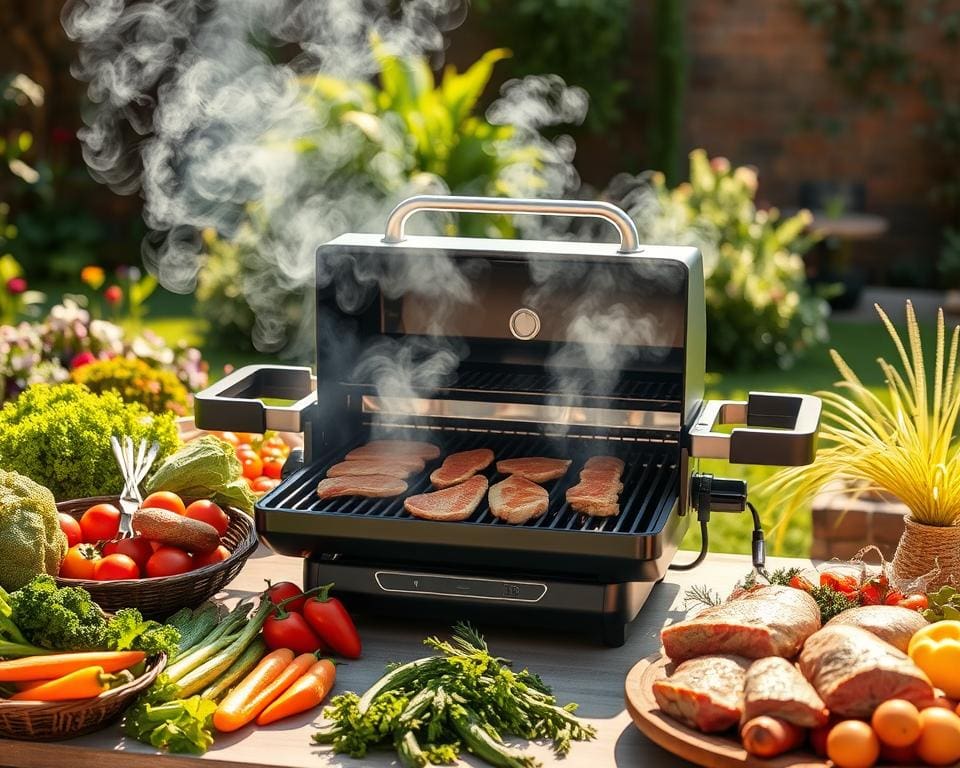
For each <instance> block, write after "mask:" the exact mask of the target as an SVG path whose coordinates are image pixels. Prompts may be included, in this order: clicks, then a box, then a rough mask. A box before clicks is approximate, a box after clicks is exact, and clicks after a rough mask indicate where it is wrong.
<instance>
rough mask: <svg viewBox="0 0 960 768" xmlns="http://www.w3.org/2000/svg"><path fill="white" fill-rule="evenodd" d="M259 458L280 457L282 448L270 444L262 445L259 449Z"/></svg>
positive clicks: (281, 456)
mask: <svg viewBox="0 0 960 768" xmlns="http://www.w3.org/2000/svg"><path fill="white" fill-rule="evenodd" d="M260 458H261V459H282V458H283V449H282V448H277V447H275V446H271V445H264V446H263V447H262V448H261V449H260Z"/></svg>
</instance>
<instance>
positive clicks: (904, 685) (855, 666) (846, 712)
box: [797, 590, 934, 717]
mask: <svg viewBox="0 0 960 768" xmlns="http://www.w3.org/2000/svg"><path fill="white" fill-rule="evenodd" d="M797 591H798V592H799V590H797ZM800 671H801V672H803V674H804V677H806V678H807V680H809V681H810V682H811V683H813V687H814V688H816V689H817V693H819V694H820V697H821V698H822V699H823V701H824V703H825V704H826V705H827V706H828V707H829V708H830V711H831V712H832V713H834V714H837V715H840V716H841V717H870V715H871V714H873V710H874V709H876V708H877V706H878V705H879V704H880V703H881V702H883V701H886V700H887V699H906V700H907V701H912V702H913V703H914V704H916V705H917V706H918V707H919V708H921V709H922V708H923V707H924V706H925V705H928V704H930V703H932V701H933V699H934V695H933V686H932V685H931V684H930V680H929V679H928V678H927V676H926V675H925V674H924V673H923V672H922V671H921V669H920V668H919V667H918V666H917V665H916V664H914V663H913V662H912V661H911V660H910V658H909V657H908V656H907V655H906V654H905V653H903V651H899V650H897V649H896V648H894V647H893V646H892V645H890V643H886V642H884V641H883V640H881V639H880V638H879V637H877V636H876V635H873V634H871V633H870V632H868V631H867V630H865V629H861V628H860V627H851V626H846V625H843V624H834V625H833V626H829V627H824V628H823V629H821V630H820V631H819V632H816V633H815V634H813V635H812V636H811V637H810V638H809V639H808V640H807V642H806V643H805V644H804V646H803V652H802V653H801V654H800Z"/></svg>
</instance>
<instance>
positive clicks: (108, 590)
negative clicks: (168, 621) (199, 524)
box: [57, 496, 257, 618]
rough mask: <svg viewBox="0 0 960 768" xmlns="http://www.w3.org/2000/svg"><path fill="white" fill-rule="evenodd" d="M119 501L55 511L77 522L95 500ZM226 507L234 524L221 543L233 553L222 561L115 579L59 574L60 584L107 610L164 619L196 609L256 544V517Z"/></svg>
mask: <svg viewBox="0 0 960 768" xmlns="http://www.w3.org/2000/svg"><path fill="white" fill-rule="evenodd" d="M184 501H186V499H185V500H184ZM117 503H118V499H117V497H116V496H97V497H93V498H89V499H72V500H71V501H62V502H60V503H59V504H57V509H58V510H59V511H60V512H66V513H67V514H68V515H71V516H72V517H74V518H76V519H77V520H79V519H80V517H81V516H82V515H83V513H84V512H86V511H87V509H89V508H90V507H92V506H93V505H94V504H117ZM224 511H225V512H226V513H227V514H228V515H229V516H230V527H229V528H227V532H226V534H224V536H223V537H222V539H221V541H222V543H223V545H224V546H225V547H226V548H227V549H229V550H230V552H231V554H230V557H228V558H227V559H226V560H224V561H223V562H220V563H214V564H213V565H207V566H204V567H203V568H198V569H197V570H195V571H189V572H187V573H181V574H178V575H176V576H158V577H155V578H152V579H120V580H117V581H93V580H90V579H61V578H60V577H57V584H58V585H59V586H61V587H83V588H84V589H85V590H87V592H89V593H90V595H91V597H93V599H94V601H95V602H96V603H97V604H98V605H99V606H100V607H101V608H103V610H105V611H117V610H119V609H120V608H137V609H139V610H140V612H141V613H142V614H143V615H144V616H149V617H151V618H166V617H167V616H170V615H171V614H174V613H176V612H177V611H178V610H180V609H181V608H196V607H197V606H198V605H200V603H202V602H203V601H204V600H206V599H208V598H210V597H213V595H215V594H217V592H219V591H220V590H221V589H223V588H224V587H225V586H227V584H229V583H230V582H231V581H233V580H234V579H235V578H236V577H237V574H239V573H240V569H241V568H243V564H244V563H245V562H246V561H247V558H248V557H250V555H251V554H253V551H254V550H255V549H256V548H257V533H256V530H255V529H254V525H253V519H252V518H251V517H250V516H249V515H247V514H245V513H244V512H242V511H241V510H239V509H234V508H233V507H226V508H225V509H224Z"/></svg>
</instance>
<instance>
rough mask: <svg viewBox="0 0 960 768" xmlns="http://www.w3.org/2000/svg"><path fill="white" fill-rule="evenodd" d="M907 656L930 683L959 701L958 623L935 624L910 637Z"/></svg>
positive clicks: (939, 622)
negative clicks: (925, 675)
mask: <svg viewBox="0 0 960 768" xmlns="http://www.w3.org/2000/svg"><path fill="white" fill-rule="evenodd" d="M907 653H908V654H909V656H910V658H911V659H913V663H914V664H916V665H917V666H918V667H920V669H922V670H923V671H924V672H925V673H926V674H927V677H929V678H930V682H932V683H933V684H934V685H935V686H936V687H937V688H941V689H942V690H943V692H944V693H945V694H947V696H949V697H950V698H951V699H960V621H938V622H936V623H934V624H931V625H930V626H928V627H924V628H923V629H921V630H919V631H918V632H916V633H914V635H913V637H912V638H910V645H909V646H908V647H907Z"/></svg>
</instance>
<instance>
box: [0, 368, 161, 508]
mask: <svg viewBox="0 0 960 768" xmlns="http://www.w3.org/2000/svg"><path fill="white" fill-rule="evenodd" d="M111 435H115V436H117V437H122V436H124V435H129V436H130V437H132V438H133V441H134V442H135V443H138V442H139V441H140V440H148V441H153V440H156V441H157V442H158V443H159V444H160V452H159V453H158V454H157V462H160V461H162V460H163V459H164V458H165V457H166V456H167V455H168V454H170V453H172V452H173V451H174V450H175V449H176V448H177V447H178V445H179V443H180V439H179V437H178V433H177V425H176V423H175V422H174V416H173V414H172V413H164V414H159V415H154V414H151V413H150V412H149V411H147V410H146V409H145V408H144V407H143V406H142V405H140V404H139V403H124V402H123V400H121V399H120V396H119V395H118V394H117V393H116V392H105V393H104V394H102V395H97V394H94V393H93V392H91V391H90V390H88V389H87V388H86V387H84V386H82V385H79V384H60V385H57V386H50V385H48V384H37V385H34V386H32V387H29V388H28V389H26V390H25V391H24V392H23V393H22V394H21V395H20V396H19V397H18V398H17V399H16V400H14V401H13V402H9V403H7V404H6V405H4V406H3V409H2V410H0V468H3V469H5V470H7V471H11V472H19V473H20V474H21V475H26V476H27V477H29V478H30V479H31V480H33V481H35V482H37V483H40V485H44V486H46V487H47V488H49V489H50V491H51V492H52V493H53V495H54V497H55V498H56V499H57V500H58V501H64V500H66V499H76V498H82V497H87V496H101V495H112V494H119V493H120V491H121V490H122V488H123V477H122V475H121V473H120V468H119V467H118V466H117V461H116V459H115V458H114V456H113V450H112V449H111V447H110V436H111Z"/></svg>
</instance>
